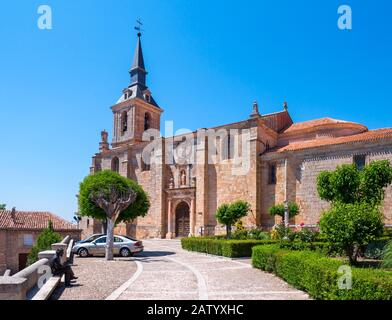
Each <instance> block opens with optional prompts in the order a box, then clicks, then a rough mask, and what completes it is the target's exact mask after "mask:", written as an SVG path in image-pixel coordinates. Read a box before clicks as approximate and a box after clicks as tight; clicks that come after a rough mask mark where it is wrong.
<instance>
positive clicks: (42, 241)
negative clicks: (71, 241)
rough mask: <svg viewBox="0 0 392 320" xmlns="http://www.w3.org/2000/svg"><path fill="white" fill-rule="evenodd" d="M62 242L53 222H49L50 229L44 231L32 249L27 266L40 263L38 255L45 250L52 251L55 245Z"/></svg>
mask: <svg viewBox="0 0 392 320" xmlns="http://www.w3.org/2000/svg"><path fill="white" fill-rule="evenodd" d="M61 240H62V238H61V235H60V234H59V233H57V232H54V230H53V224H52V221H50V220H49V224H48V227H47V228H45V229H44V230H42V232H41V233H40V235H39V236H38V238H37V242H36V244H35V245H34V246H33V247H32V248H31V252H30V254H29V256H28V258H27V265H31V264H33V263H34V262H36V261H38V253H40V252H41V251H45V250H51V249H52V244H53V243H58V242H60V241H61Z"/></svg>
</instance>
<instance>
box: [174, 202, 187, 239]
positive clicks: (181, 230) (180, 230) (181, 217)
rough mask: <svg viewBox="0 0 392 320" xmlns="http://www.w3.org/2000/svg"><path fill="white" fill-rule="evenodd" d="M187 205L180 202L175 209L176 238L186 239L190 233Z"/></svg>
mask: <svg viewBox="0 0 392 320" xmlns="http://www.w3.org/2000/svg"><path fill="white" fill-rule="evenodd" d="M189 225H190V214H189V205H188V204H187V203H186V202H181V203H180V204H179V205H178V206H177V208H176V237H182V238H183V237H188V235H189V232H190V226H189Z"/></svg>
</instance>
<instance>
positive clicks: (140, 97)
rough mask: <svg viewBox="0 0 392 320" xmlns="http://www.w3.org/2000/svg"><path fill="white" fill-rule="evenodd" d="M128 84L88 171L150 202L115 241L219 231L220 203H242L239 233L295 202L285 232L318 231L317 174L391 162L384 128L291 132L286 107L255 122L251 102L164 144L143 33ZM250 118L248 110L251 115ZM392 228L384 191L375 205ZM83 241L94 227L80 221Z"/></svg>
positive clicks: (318, 125)
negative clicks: (109, 175)
mask: <svg viewBox="0 0 392 320" xmlns="http://www.w3.org/2000/svg"><path fill="white" fill-rule="evenodd" d="M129 72H130V84H129V85H128V86H127V87H126V88H125V89H123V90H122V94H121V97H120V99H119V100H118V101H117V103H116V104H115V105H113V106H112V107H111V109H112V111H113V125H114V127H113V137H112V141H111V143H110V144H109V142H108V133H107V132H106V131H103V132H102V133H101V142H100V145H99V152H98V153H97V154H95V155H94V156H93V159H92V166H91V168H90V172H91V173H94V172H97V171H99V170H106V169H110V170H113V171H116V172H119V173H120V174H121V175H123V176H125V177H128V178H130V179H133V180H135V181H137V182H138V183H139V184H140V185H141V186H142V187H143V188H144V190H145V191H146V192H147V193H148V195H149V197H150V201H151V207H150V210H149V212H148V215H147V216H146V217H143V218H137V219H136V220H135V221H133V222H132V223H128V224H121V225H119V226H118V227H117V229H116V232H117V233H121V234H124V235H128V236H133V237H137V238H176V237H187V236H189V235H213V234H219V233H222V232H223V231H224V228H223V227H222V226H221V225H219V224H218V223H217V221H216V219H215V212H216V209H217V208H218V207H219V206H220V205H221V204H223V203H230V202H233V201H236V200H245V201H247V202H249V203H250V204H251V212H250V214H249V215H248V216H247V217H246V218H244V219H243V223H244V226H246V227H259V228H263V229H265V230H269V229H271V228H272V227H273V226H274V225H275V224H276V223H277V222H279V221H278V218H274V217H271V216H270V215H269V213H268V209H269V208H270V207H271V206H272V205H274V204H280V203H284V202H285V201H288V202H289V201H295V202H297V203H298V204H299V207H300V214H299V215H298V216H296V217H295V218H294V219H292V221H291V224H292V225H299V224H301V225H302V224H303V225H305V226H309V227H312V226H315V225H317V223H318V221H319V218H320V215H321V213H322V211H323V210H325V209H327V208H328V203H327V202H325V201H322V200H321V199H320V197H319V196H318V193H317V189H316V178H317V175H318V174H319V173H320V172H321V171H323V170H334V169H335V168H336V166H338V165H341V164H350V163H354V164H356V165H357V166H358V167H362V166H364V165H365V164H367V163H369V162H371V161H373V160H380V159H388V160H390V161H392V128H385V129H377V130H369V129H368V128H367V127H366V126H364V125H362V124H359V123H354V122H351V121H343V120H336V119H331V118H322V119H315V120H310V121H306V122H300V123H294V122H293V120H292V118H291V116H290V113H289V111H288V105H287V103H284V104H283V107H282V108H281V109H280V110H277V112H275V113H272V114H263V113H260V112H259V108H258V105H257V103H256V102H255V103H254V105H253V108H251V107H250V108H249V111H250V115H249V117H248V118H247V119H243V120H240V121H238V122H235V123H230V124H226V125H219V126H217V127H213V128H209V129H199V130H197V131H194V132H190V133H187V134H182V135H177V136H165V137H164V136H163V134H162V133H160V132H161V121H160V117H161V114H162V113H163V109H162V108H161V107H160V106H159V104H158V103H157V101H156V100H155V99H154V97H153V95H152V91H150V89H149V87H148V86H147V81H146V80H147V71H146V67H145V64H144V59H143V52H142V44H141V34H140V33H139V34H138V39H137V46H136V51H135V55H134V59H133V65H132V67H131V69H130V71H129ZM252 109H253V110H252ZM382 210H383V214H384V216H385V223H386V224H392V187H391V186H390V187H388V188H387V189H386V193H385V200H384V204H383V208H382ZM80 226H81V227H82V228H83V229H84V236H87V235H89V234H92V233H99V232H101V225H100V223H99V222H98V221H96V220H93V219H91V218H83V219H82V221H81V224H80Z"/></svg>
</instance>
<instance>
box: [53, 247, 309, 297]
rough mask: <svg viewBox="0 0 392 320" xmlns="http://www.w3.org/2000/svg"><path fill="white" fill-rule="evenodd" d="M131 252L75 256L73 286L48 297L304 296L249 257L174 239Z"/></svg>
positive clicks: (58, 290)
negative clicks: (194, 248)
mask: <svg viewBox="0 0 392 320" xmlns="http://www.w3.org/2000/svg"><path fill="white" fill-rule="evenodd" d="M143 243H144V246H145V251H144V252H143V253H140V254H137V255H135V256H134V257H133V258H128V259H125V258H124V259H123V258H116V261H113V262H107V261H105V260H104V259H103V258H84V259H83V258H76V257H75V267H73V269H74V271H75V273H76V275H77V276H78V277H79V279H78V280H77V282H76V284H75V286H74V287H71V288H64V287H63V286H62V287H60V288H59V289H57V290H56V291H55V294H54V295H53V297H52V299H67V300H68V299H80V300H90V299H107V300H141V299H143V300H177V299H184V300H199V299H200V300H232V299H237V300H252V299H254V300H304V299H309V297H308V295H307V294H306V293H304V292H302V291H299V290H297V289H294V288H292V287H291V286H289V285H288V284H287V283H286V282H284V281H283V280H281V279H279V278H278V277H276V276H274V275H272V274H269V273H266V272H263V271H261V270H258V269H254V268H252V266H251V261H250V259H229V258H224V257H217V256H211V255H206V254H202V253H195V252H188V251H185V250H183V249H182V248H181V244H180V241H178V240H143Z"/></svg>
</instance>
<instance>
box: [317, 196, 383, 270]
mask: <svg viewBox="0 0 392 320" xmlns="http://www.w3.org/2000/svg"><path fill="white" fill-rule="evenodd" d="M320 229H321V231H322V233H323V234H325V235H326V236H327V237H328V240H329V242H330V243H332V244H334V245H337V246H338V247H339V248H341V249H342V250H344V252H345V253H346V255H347V257H348V258H349V261H350V264H355V263H356V261H357V258H358V254H359V250H360V247H361V246H363V245H367V244H369V242H371V241H373V240H375V239H377V238H378V237H380V236H381V235H382V233H383V229H384V223H383V218H382V215H381V213H380V210H379V209H378V207H376V206H372V205H371V204H368V203H366V202H357V203H336V204H334V205H333V206H332V208H331V209H330V210H328V211H327V212H325V213H324V214H323V216H322V217H321V219H320Z"/></svg>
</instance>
